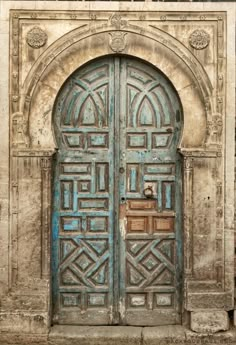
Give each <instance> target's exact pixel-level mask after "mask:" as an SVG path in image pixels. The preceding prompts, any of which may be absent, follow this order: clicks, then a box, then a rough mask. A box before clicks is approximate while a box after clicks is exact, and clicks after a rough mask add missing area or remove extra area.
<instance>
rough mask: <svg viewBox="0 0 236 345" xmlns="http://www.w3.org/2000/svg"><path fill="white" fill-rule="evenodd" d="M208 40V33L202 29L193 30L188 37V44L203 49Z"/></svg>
mask: <svg viewBox="0 0 236 345" xmlns="http://www.w3.org/2000/svg"><path fill="white" fill-rule="evenodd" d="M209 42H210V35H209V34H208V33H207V32H206V31H204V30H195V31H193V32H192V34H191V35H190V37H189V44H190V45H191V47H193V48H194V49H198V50H200V49H204V48H206V47H207V46H208V44H209Z"/></svg>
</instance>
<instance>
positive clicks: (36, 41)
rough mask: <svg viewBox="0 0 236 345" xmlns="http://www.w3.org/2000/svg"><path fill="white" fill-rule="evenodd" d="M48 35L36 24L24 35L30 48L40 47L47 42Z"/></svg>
mask: <svg viewBox="0 0 236 345" xmlns="http://www.w3.org/2000/svg"><path fill="white" fill-rule="evenodd" d="M47 39H48V36H47V34H46V32H44V31H43V30H42V29H40V28H39V27H38V26H35V27H33V29H31V30H30V31H29V32H28V33H27V36H26V42H27V43H28V45H29V46H30V47H32V48H36V49H38V48H41V47H43V46H44V45H45V44H46V42H47Z"/></svg>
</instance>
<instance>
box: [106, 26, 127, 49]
mask: <svg viewBox="0 0 236 345" xmlns="http://www.w3.org/2000/svg"><path fill="white" fill-rule="evenodd" d="M126 35H127V33H126V32H121V31H116V32H112V33H110V47H111V49H112V50H113V51H114V52H115V53H121V52H122V51H123V50H124V49H125V47H126V39H125V36H126Z"/></svg>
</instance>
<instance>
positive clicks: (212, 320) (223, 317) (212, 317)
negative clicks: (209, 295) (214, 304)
mask: <svg viewBox="0 0 236 345" xmlns="http://www.w3.org/2000/svg"><path fill="white" fill-rule="evenodd" d="M190 327H191V330H192V331H194V332H197V333H204V334H213V333H216V332H219V331H227V330H228V329H229V316H228V313H227V312H226V311H224V310H210V311H205V310H204V311H192V312H191V324H190Z"/></svg>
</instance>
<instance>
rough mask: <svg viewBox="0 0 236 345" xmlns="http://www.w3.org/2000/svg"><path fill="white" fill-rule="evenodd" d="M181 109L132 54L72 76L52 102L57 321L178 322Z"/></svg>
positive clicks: (103, 61) (106, 60) (162, 80)
mask: <svg viewBox="0 0 236 345" xmlns="http://www.w3.org/2000/svg"><path fill="white" fill-rule="evenodd" d="M181 118H182V117H181V107H180V103H179V101H178V98H177V96H176V93H175V91H174V89H173V87H172V85H171V84H170V82H168V80H166V78H165V77H164V76H163V75H162V74H161V73H160V72H159V71H157V70H156V69H154V68H153V67H151V66H149V65H146V64H144V63H143V62H140V61H138V60H135V59H130V58H123V57H122V58H121V57H108V58H102V59H100V60H97V61H95V62H93V63H90V64H89V65H87V66H85V67H83V68H81V69H79V70H78V72H76V73H74V74H73V75H72V76H71V77H70V78H69V80H67V81H66V83H65V84H64V86H63V87H62V89H61V91H60V93H59V95H58V98H57V101H56V104H55V109H54V126H55V135H56V138H57V142H58V148H59V150H58V153H57V155H56V157H55V169H54V170H55V173H54V210H53V259H52V271H53V301H54V321H55V322H58V323H61V324H63V323H65V324H88V325H89V324H90V325H93V324H94V325H95V324H129V325H160V324H175V323H179V322H180V291H181V281H180V273H181V253H182V250H181V171H180V164H179V157H178V155H177V144H178V140H179V134H180V129H181Z"/></svg>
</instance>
